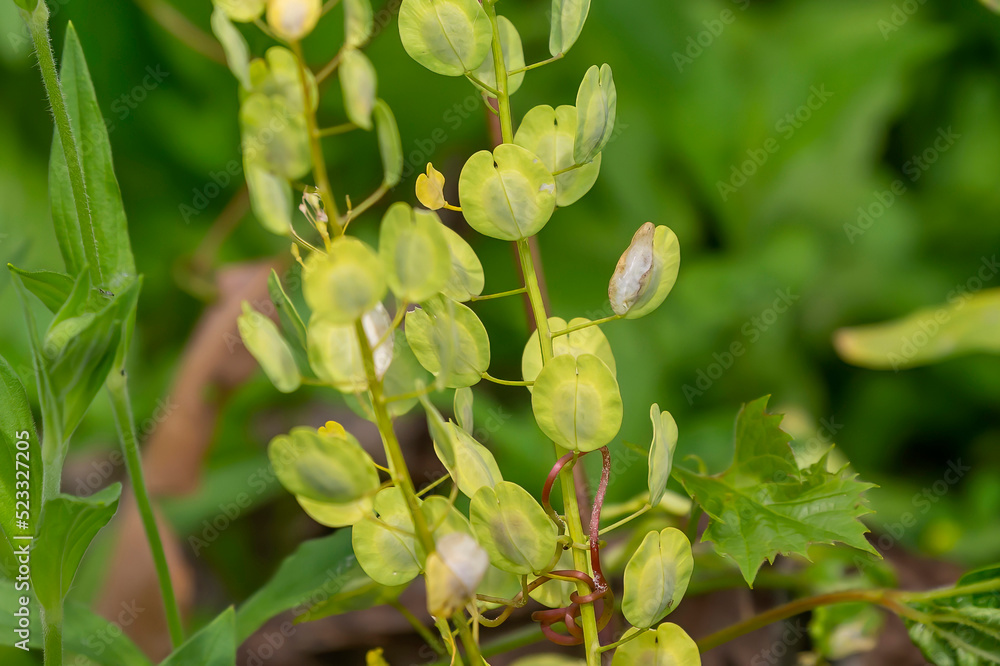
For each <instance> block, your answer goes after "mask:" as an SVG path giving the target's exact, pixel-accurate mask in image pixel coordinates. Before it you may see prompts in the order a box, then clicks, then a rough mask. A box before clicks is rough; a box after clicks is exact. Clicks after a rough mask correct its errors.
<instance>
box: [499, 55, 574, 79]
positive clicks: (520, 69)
mask: <svg viewBox="0 0 1000 666" xmlns="http://www.w3.org/2000/svg"><path fill="white" fill-rule="evenodd" d="M562 58H563V54H562V53H557V54H556V55H554V56H552V57H551V58H546V59H545V60H542V61H541V62H536V63H534V64H531V65H527V66H525V67H518V68H517V69H512V70H510V71H509V72H507V75H508V76H513V75H514V74H520V73H521V72H530V71H531V70H533V69H537V68H539V67H544V66H545V65H548V64H550V63H553V62H555V61H556V60H562Z"/></svg>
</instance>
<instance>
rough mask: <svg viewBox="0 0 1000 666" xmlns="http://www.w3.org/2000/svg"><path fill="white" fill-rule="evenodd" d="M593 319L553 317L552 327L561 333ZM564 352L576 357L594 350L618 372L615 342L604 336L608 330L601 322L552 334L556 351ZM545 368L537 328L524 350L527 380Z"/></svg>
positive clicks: (524, 374) (536, 375)
mask: <svg viewBox="0 0 1000 666" xmlns="http://www.w3.org/2000/svg"><path fill="white" fill-rule="evenodd" d="M589 321H590V320H589V319H585V318H583V317H577V318H576V319H573V320H571V321H570V322H569V324H567V323H566V320H565V319H563V318H562V317H549V330H550V331H551V332H553V333H558V332H559V331H563V330H566V329H567V328H569V327H572V326H579V325H580V324H586V323H587V322H589ZM563 354H570V355H571V356H573V357H577V356H579V355H580V354H593V355H594V356H596V357H597V358H599V359H601V360H602V361H604V364H605V365H606V366H608V369H609V370H611V374H612V375H615V373H616V368H615V356H614V354H613V353H612V352H611V343H609V342H608V339H607V338H606V337H604V331H602V330H601V329H600V327H598V326H589V327H587V328H582V329H580V330H579V331H573V332H572V333H567V334H566V335H560V336H558V337H555V338H552V355H553V356H561V355H563ZM541 370H542V350H541V347H540V345H539V344H538V331H537V330H536V331H535V332H533V333H532V334H531V337H530V338H528V344H526V345H524V353H522V354H521V375H522V376H523V377H524V381H526V382H533V381H535V379H536V378H537V377H538V373H539V372H541ZM528 388H529V389H531V388H532V387H530V386H529V387H528Z"/></svg>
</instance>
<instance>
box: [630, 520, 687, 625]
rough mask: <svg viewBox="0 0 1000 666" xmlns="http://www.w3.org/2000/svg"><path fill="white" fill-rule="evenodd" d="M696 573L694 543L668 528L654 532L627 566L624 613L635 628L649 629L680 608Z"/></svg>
mask: <svg viewBox="0 0 1000 666" xmlns="http://www.w3.org/2000/svg"><path fill="white" fill-rule="evenodd" d="M693 570H694V557H693V556H692V554H691V542H689V541H688V538H687V537H686V536H684V533H683V532H681V531H680V530H678V529H676V528H673V527H668V528H666V529H663V530H661V531H659V532H650V533H649V534H647V535H646V537H645V538H644V539H643V540H642V543H641V544H639V547H638V548H637V549H636V551H635V553H633V554H632V557H631V558H630V559H629V561H628V564H627V565H626V566H625V592H624V595H623V596H622V613H623V614H624V615H625V618H626V619H627V620H628V621H629V622H630V623H631V624H632V625H633V626H635V627H640V628H643V629H648V628H649V627H652V626H653V625H655V624H656V623H657V622H659V621H660V620H662V619H663V618H664V617H666V616H667V614H669V613H670V612H671V611H673V610H674V609H675V608H677V604H679V603H680V601H681V599H682V598H683V597H684V593H685V592H686V591H687V587H688V583H689V582H690V581H691V572H692V571H693Z"/></svg>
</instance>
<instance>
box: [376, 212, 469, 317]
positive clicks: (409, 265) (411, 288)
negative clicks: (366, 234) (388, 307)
mask: <svg viewBox="0 0 1000 666" xmlns="http://www.w3.org/2000/svg"><path fill="white" fill-rule="evenodd" d="M444 229H445V227H444V225H442V224H441V220H440V219H439V218H438V216H437V214H436V213H434V212H432V211H428V210H414V209H412V208H410V206H409V204H406V203H403V202H402V201H399V202H396V203H394V204H393V205H391V206H389V210H387V211H386V213H385V216H384V217H383V218H382V228H381V232H380V233H379V244H378V251H379V257H380V258H381V260H382V265H383V266H385V279H386V282H387V283H388V284H389V288H390V289H391V290H392V293H394V294H395V295H396V296H397V298H399V299H400V300H402V301H404V302H406V303H421V302H423V301H426V300H427V299H429V298H431V297H433V296H435V295H437V294H438V293H440V292H441V290H442V289H444V287H445V285H446V284H447V282H448V278H449V277H450V275H451V253H450V251H449V249H448V240H447V238H446V237H445V234H444Z"/></svg>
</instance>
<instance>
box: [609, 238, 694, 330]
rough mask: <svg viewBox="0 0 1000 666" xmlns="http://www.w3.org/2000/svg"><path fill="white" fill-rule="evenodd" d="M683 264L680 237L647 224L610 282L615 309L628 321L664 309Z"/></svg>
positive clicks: (622, 259)
mask: <svg viewBox="0 0 1000 666" xmlns="http://www.w3.org/2000/svg"><path fill="white" fill-rule="evenodd" d="M680 265H681V247H680V243H679V242H678V240H677V235H676V234H674V232H673V231H671V230H670V229H669V228H668V227H665V226H663V225H660V226H658V227H654V226H653V223H652V222H646V223H645V224H643V225H642V226H641V227H639V230H638V231H636V232H635V235H634V236H633V237H632V242H631V243H630V244H629V246H628V249H626V250H625V252H624V253H623V254H622V256H621V258H620V259H619V260H618V265H617V266H616V267H615V272H614V274H613V275H612V276H611V281H610V282H609V283H608V298H609V299H610V301H611V309H612V310H614V312H615V314H619V315H625V318H626V319H638V318H639V317H643V316H645V315H647V314H649V313H650V312H652V311H653V310H655V309H656V308H658V307H660V304H661V303H663V301H664V300H665V299H666V298H667V295H668V294H669V293H670V290H671V289H673V288H674V283H675V282H676V281H677V271H678V270H679V269H680Z"/></svg>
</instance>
